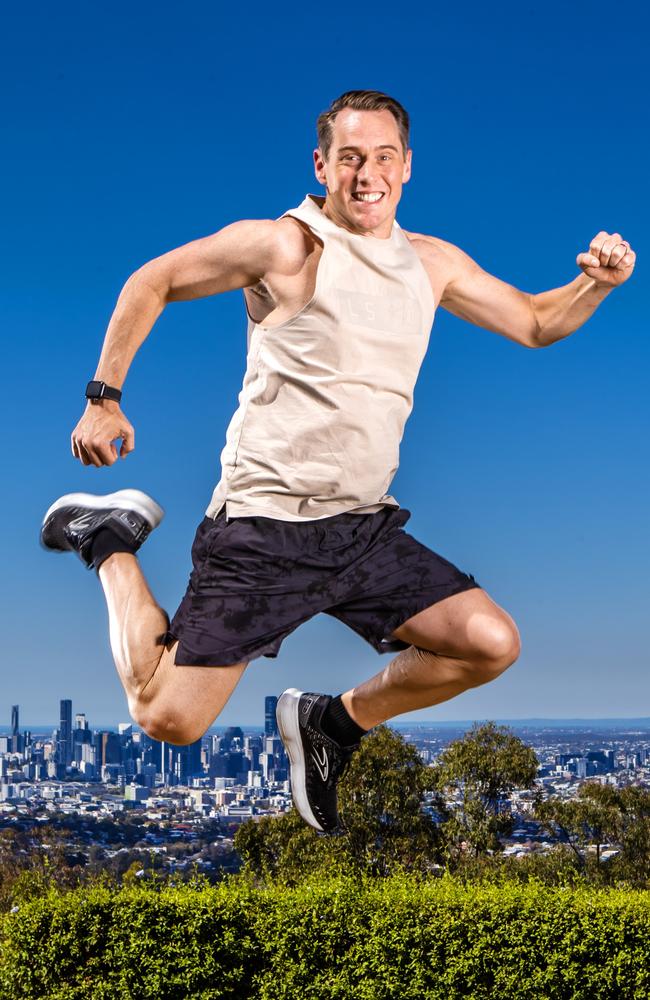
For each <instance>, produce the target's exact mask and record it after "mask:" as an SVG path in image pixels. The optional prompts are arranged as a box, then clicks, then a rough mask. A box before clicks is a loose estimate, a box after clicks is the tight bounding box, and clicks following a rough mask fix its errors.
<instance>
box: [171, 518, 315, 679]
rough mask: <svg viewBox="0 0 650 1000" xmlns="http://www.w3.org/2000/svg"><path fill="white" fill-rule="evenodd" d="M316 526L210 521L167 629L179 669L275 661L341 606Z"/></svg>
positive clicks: (251, 520) (263, 520)
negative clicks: (305, 628) (304, 628)
mask: <svg viewBox="0 0 650 1000" xmlns="http://www.w3.org/2000/svg"><path fill="white" fill-rule="evenodd" d="M319 537H320V531H319V529H318V528H317V527H315V525H314V524H312V522H304V523H303V522H288V521H281V520H277V519H274V518H268V517H241V518H234V519H231V520H230V521H228V520H227V519H226V516H225V511H224V512H223V513H220V514H219V515H218V517H217V518H216V519H214V520H213V519H211V518H208V517H206V518H205V519H204V521H203V522H202V523H201V525H199V528H198V531H197V533H196V538H195V540H194V545H193V546H192V563H193V569H192V575H191V577H190V581H189V585H188V588H187V591H186V593H185V596H184V597H183V600H182V601H181V604H180V606H179V608H178V610H177V611H176V613H175V615H174V617H173V618H172V621H171V623H170V625H169V630H168V635H167V639H168V641H173V640H178V644H177V646H176V647H175V649H176V651H175V656H176V663H177V664H185V665H190V666H194V667H199V666H213V665H214V664H221V666H222V667H223V666H227V665H232V664H238V663H241V662H248V661H250V660H252V659H256V658H257V657H260V656H266V657H276V656H277V655H278V652H279V650H280V646H281V644H282V642H283V640H284V639H285V638H286V637H287V636H288V635H289V634H290V633H291V632H292V631H294V629H296V628H297V627H298V626H299V625H301V624H302V623H303V622H305V621H307V620H308V619H309V618H311V617H312V616H313V615H315V614H317V613H318V612H319V611H320V610H322V609H323V607H324V606H327V605H329V604H332V603H334V602H335V595H334V591H333V587H334V585H335V574H333V573H332V572H331V569H330V567H329V564H328V562H327V559H326V558H325V561H324V558H323V557H322V556H323V554H321V557H319V552H320V549H319Z"/></svg>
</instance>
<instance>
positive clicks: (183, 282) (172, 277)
mask: <svg viewBox="0 0 650 1000" xmlns="http://www.w3.org/2000/svg"><path fill="white" fill-rule="evenodd" d="M276 225H277V224H276V223H274V222H272V221H270V220H257V221H243V222H234V223H232V225H229V226H226V227H225V228H224V229H220V230H219V231H218V232H217V233H214V234H213V235H211V236H205V237H203V238H202V239H198V240H193V241H192V242H191V243H186V244H185V245H184V246H181V247H177V248H176V249H175V250H170V251H169V252H168V253H165V254H163V255H162V256H160V257H156V258H155V260H151V261H149V263H147V264H145V265H143V267H141V268H140V270H139V272H137V273H139V274H140V276H141V277H142V278H143V279H144V280H146V281H147V282H148V283H149V284H150V285H153V286H155V287H156V289H157V291H158V292H159V294H160V295H161V297H162V298H163V299H164V300H165V301H166V302H180V301H183V300H187V299H197V298H203V297H205V296H208V295H217V294H218V293H219V292H227V291H231V290H232V289H235V288H245V287H247V286H249V285H254V284H255V283H256V282H257V281H259V279H260V278H261V277H262V276H263V275H264V274H265V273H266V271H267V270H268V269H269V268H270V267H273V264H274V260H275V255H276V253H277V242H278V241H277V232H276V229H275V227H276Z"/></svg>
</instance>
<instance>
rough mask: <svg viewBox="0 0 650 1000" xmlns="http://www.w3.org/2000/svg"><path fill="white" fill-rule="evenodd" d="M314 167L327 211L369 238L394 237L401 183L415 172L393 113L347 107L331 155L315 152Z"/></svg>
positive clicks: (334, 133)
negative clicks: (325, 190) (392, 235)
mask: <svg viewBox="0 0 650 1000" xmlns="http://www.w3.org/2000/svg"><path fill="white" fill-rule="evenodd" d="M314 166H315V170H316V177H317V178H318V180H319V181H320V183H321V184H323V185H325V187H326V189H327V197H326V199H325V205H324V206H323V211H324V212H325V214H326V215H327V216H328V217H329V218H330V219H332V220H333V221H334V222H336V223H337V225H339V226H343V228H344V229H349V230H350V231H351V232H353V233H360V234H362V235H364V236H377V237H379V238H380V239H387V238H388V237H389V236H390V235H391V231H392V227H393V220H394V218H395V212H396V211H397V205H398V203H399V200H400V198H401V197H402V184H405V183H406V181H407V180H408V179H409V177H410V176H411V150H410V149H409V150H408V151H407V153H406V155H404V150H403V147H402V142H401V139H400V135H399V130H398V127H397V122H396V120H395V118H394V117H393V115H392V114H391V112H390V111H386V110H384V111H354V110H353V109H352V108H343V110H342V111H339V113H338V114H337V116H336V118H335V119H334V123H333V126H332V145H331V146H330V150H329V153H328V156H327V158H326V159H325V158H324V157H323V154H322V152H321V150H320V149H317V150H315V151H314Z"/></svg>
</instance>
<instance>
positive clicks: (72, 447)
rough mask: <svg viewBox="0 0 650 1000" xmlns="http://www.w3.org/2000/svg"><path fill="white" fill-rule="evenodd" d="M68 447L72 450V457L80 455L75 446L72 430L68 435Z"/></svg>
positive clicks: (75, 441) (75, 440)
mask: <svg viewBox="0 0 650 1000" xmlns="http://www.w3.org/2000/svg"><path fill="white" fill-rule="evenodd" d="M70 448H71V450H72V455H73V457H74V458H80V457H81V456H80V455H79V448H78V446H77V439H76V437H75V436H74V431H73V432H72V434H71V435H70Z"/></svg>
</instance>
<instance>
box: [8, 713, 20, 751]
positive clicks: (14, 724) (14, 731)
mask: <svg viewBox="0 0 650 1000" xmlns="http://www.w3.org/2000/svg"><path fill="white" fill-rule="evenodd" d="M10 745H11V752H12V753H20V751H21V750H22V746H21V741H20V732H19V728H18V705H12V706H11V737H10Z"/></svg>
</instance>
